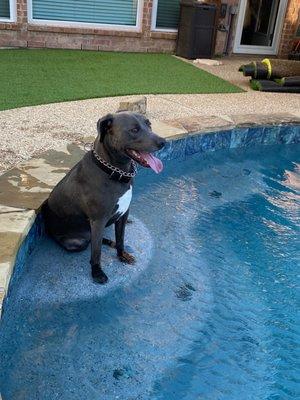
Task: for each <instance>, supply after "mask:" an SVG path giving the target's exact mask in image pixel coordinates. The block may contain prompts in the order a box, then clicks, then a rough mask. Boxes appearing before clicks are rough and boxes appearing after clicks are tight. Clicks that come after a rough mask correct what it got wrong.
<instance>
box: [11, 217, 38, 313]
mask: <svg viewBox="0 0 300 400" xmlns="http://www.w3.org/2000/svg"><path fill="white" fill-rule="evenodd" d="M43 235H44V224H43V221H42V216H41V214H38V215H37V217H36V219H35V221H34V223H33V225H32V226H31V228H30V230H29V232H28V234H27V236H26V237H25V239H24V240H23V242H22V244H21V246H20V247H19V250H18V253H17V255H16V260H15V264H14V268H13V274H12V276H11V279H10V282H9V288H8V290H7V293H6V296H5V298H4V302H3V311H4V312H5V305H6V303H7V302H8V301H9V297H10V292H11V290H12V288H13V287H14V285H15V283H16V282H17V280H18V279H19V278H20V277H22V272H23V270H24V267H25V264H26V261H27V259H28V256H30V254H31V253H32V251H33V250H34V248H35V246H36V244H37V243H38V240H39V239H40V238H41V237H42V236H43Z"/></svg>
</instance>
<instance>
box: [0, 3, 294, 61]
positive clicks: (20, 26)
mask: <svg viewBox="0 0 300 400" xmlns="http://www.w3.org/2000/svg"><path fill="white" fill-rule="evenodd" d="M210 2H212V3H217V5H218V8H219V6H220V4H221V0H215V1H214V0H210ZM238 2H239V0H223V1H222V3H227V4H228V5H229V6H231V5H236V6H238ZM16 4H17V7H16V15H17V20H16V22H1V21H0V47H23V48H24V47H29V48H43V47H45V48H65V49H83V50H110V51H133V52H168V53H171V52H174V50H175V46H176V37H177V34H176V32H159V31H152V30H151V18H152V5H153V0H144V1H143V9H142V21H141V26H140V29H139V30H136V31H134V30H128V29H122V28H119V29H114V28H112V29H101V28H91V27H75V26H73V27H70V26H69V27H62V26H46V25H43V24H42V23H41V24H40V25H38V24H37V23H34V24H33V23H29V22H28V16H27V0H16ZM299 10H300V1H299V0H289V1H288V6H287V10H286V16H285V20H284V25H283V30H282V35H281V41H280V45H279V56H281V57H286V56H287V55H288V53H289V51H290V50H291V49H292V46H293V41H294V38H295V34H296V30H297V21H298V15H299ZM227 18H228V16H227V17H226V18H225V19H219V23H218V24H220V23H221V24H223V25H226V24H227V23H228V19H227ZM236 19H237V18H236V16H235V17H234V19H233V29H232V32H231V37H230V40H229V44H228V50H229V53H231V52H232V47H233V46H232V43H233V38H234V34H235V23H236ZM226 36H227V34H226V32H224V31H221V30H217V34H216V41H215V42H216V43H215V53H216V54H223V52H224V50H225V47H226V40H227V38H226Z"/></svg>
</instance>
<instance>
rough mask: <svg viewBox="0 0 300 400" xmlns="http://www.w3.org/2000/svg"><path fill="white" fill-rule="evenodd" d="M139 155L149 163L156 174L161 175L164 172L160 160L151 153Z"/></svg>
mask: <svg viewBox="0 0 300 400" xmlns="http://www.w3.org/2000/svg"><path fill="white" fill-rule="evenodd" d="M139 154H140V156H141V157H142V158H143V159H144V160H145V161H147V164H148V165H149V167H150V168H152V169H153V171H154V172H156V173H157V174H159V173H160V172H161V171H162V170H163V168H164V166H163V163H162V162H161V161H160V159H159V158H156V157H154V156H153V155H152V154H150V153H144V152H140V153H139Z"/></svg>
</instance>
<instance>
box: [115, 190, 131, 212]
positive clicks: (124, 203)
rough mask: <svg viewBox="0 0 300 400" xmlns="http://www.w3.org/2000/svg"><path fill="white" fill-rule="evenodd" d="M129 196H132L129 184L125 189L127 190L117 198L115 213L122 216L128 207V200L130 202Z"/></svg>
mask: <svg viewBox="0 0 300 400" xmlns="http://www.w3.org/2000/svg"><path fill="white" fill-rule="evenodd" d="M131 198H132V186H130V188H129V189H128V190H127V192H125V193H124V194H123V196H121V197H120V198H119V200H118V203H117V206H118V209H117V213H118V214H119V213H120V214H121V215H120V216H122V215H123V214H125V213H126V211H127V210H128V208H129V205H130V202H131Z"/></svg>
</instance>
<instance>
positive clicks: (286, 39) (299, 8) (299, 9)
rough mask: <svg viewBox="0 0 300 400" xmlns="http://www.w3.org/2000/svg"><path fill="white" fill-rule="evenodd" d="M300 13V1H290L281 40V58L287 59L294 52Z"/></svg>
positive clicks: (279, 51) (279, 53) (279, 52)
mask: <svg viewBox="0 0 300 400" xmlns="http://www.w3.org/2000/svg"><path fill="white" fill-rule="evenodd" d="M299 13H300V0H289V2H288V5H287V8H286V13H285V18H284V23H283V29H282V32H281V40H280V43H279V50H278V55H279V57H282V58H285V57H287V56H288V54H289V52H290V51H291V50H292V48H293V45H294V41H295V37H296V32H297V28H298V25H299V22H300V21H299V17H300V15H299Z"/></svg>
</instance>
